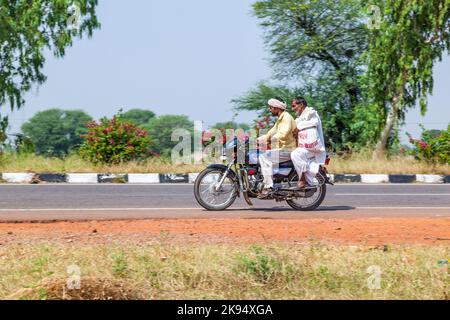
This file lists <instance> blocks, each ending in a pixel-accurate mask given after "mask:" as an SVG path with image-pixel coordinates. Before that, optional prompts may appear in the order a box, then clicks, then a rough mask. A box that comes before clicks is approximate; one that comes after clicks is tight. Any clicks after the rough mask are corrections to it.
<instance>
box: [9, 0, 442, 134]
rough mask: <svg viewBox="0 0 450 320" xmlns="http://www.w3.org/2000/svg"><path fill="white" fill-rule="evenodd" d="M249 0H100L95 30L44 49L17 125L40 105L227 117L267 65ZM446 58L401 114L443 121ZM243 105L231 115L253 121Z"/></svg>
mask: <svg viewBox="0 0 450 320" xmlns="http://www.w3.org/2000/svg"><path fill="white" fill-rule="evenodd" d="M252 2H254V1H252V0H192V1H185V0H184V1H183V0H172V1H160V0H150V1H149V0H128V1H124V0H100V1H99V7H98V17H99V19H100V22H101V24H102V28H101V29H100V30H97V31H95V33H94V36H93V38H92V39H84V40H82V41H77V42H76V43H75V45H74V47H73V48H70V49H69V50H68V51H67V55H66V56H65V57H64V59H55V58H53V57H52V56H51V55H48V59H47V62H46V65H45V69H44V73H45V74H46V75H47V76H48V80H47V82H46V83H45V84H44V85H42V86H41V87H40V88H38V89H37V90H34V91H33V92H32V93H30V94H27V95H26V104H25V106H24V107H23V109H21V110H19V111H16V112H14V113H13V114H12V115H11V117H10V118H11V130H10V132H12V133H14V132H17V131H18V130H20V126H21V125H22V124H23V123H24V122H25V121H26V120H27V119H29V118H30V117H31V116H33V114H35V113H36V112H37V111H40V110H45V109H48V108H52V107H58V108H62V109H77V108H80V109H84V110H85V111H87V112H88V113H89V114H90V115H91V116H93V117H94V118H99V117H101V116H105V115H106V116H111V115H113V114H114V113H116V112H117V110H118V109H119V108H123V109H124V110H128V109H130V108H134V107H137V108H143V109H150V110H152V111H154V112H155V113H157V114H186V115H188V116H189V117H190V118H191V119H192V120H203V121H204V122H205V123H206V124H213V123H216V122H219V121H226V120H231V118H232V116H233V112H232V111H231V108H232V106H231V104H230V100H231V99H232V98H235V97H237V96H239V95H241V94H242V93H244V92H246V91H247V90H248V89H250V88H251V87H252V86H254V85H255V84H256V83H257V82H258V81H260V80H270V79H271V77H272V72H271V69H270V67H269V64H268V58H269V56H268V53H267V50H265V48H264V45H263V41H262V30H261V28H260V27H259V26H258V24H257V20H256V19H255V18H254V17H253V16H252V15H251V7H250V4H251V3H252ZM449 71H450V58H448V57H447V58H446V59H444V61H443V62H442V63H440V64H438V65H437V66H436V69H435V90H434V96H432V97H431V99H430V108H429V112H428V113H427V115H426V117H424V118H423V117H421V116H420V112H419V111H418V110H415V111H411V112H410V113H409V114H408V117H407V125H406V130H407V131H409V132H411V133H414V134H417V133H418V132H419V130H418V123H424V124H425V126H426V127H427V128H445V127H446V125H447V123H448V122H449V121H450V111H449V101H450V90H449V89H450V85H449V82H450V72H449ZM255 116H256V115H255V114H253V113H250V112H246V113H243V114H241V115H240V116H239V117H238V118H237V120H238V121H240V122H248V123H250V122H252V120H254V118H255Z"/></svg>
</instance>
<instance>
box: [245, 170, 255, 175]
mask: <svg viewBox="0 0 450 320" xmlns="http://www.w3.org/2000/svg"><path fill="white" fill-rule="evenodd" d="M247 173H248V174H249V175H251V176H252V175H254V174H255V170H253V169H250V170H248V172H247Z"/></svg>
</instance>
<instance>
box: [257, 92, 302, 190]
mask: <svg viewBox="0 0 450 320" xmlns="http://www.w3.org/2000/svg"><path fill="white" fill-rule="evenodd" d="M268 104H269V111H270V113H272V115H274V116H276V117H278V119H277V121H276V123H275V125H274V126H273V128H272V129H270V130H269V132H267V134H265V135H263V136H261V137H259V138H258V142H259V143H263V144H266V143H267V142H268V141H270V142H271V147H272V148H271V150H269V151H267V152H266V153H264V154H262V155H261V156H260V157H259V162H260V164H261V171H262V174H263V176H264V189H263V191H262V193H261V195H260V198H265V197H267V196H268V194H269V193H270V189H271V188H273V179H272V175H273V169H274V165H277V166H278V164H279V163H282V162H285V161H289V160H290V159H291V157H290V155H291V152H292V150H294V149H295V148H296V146H297V143H296V140H295V136H294V130H295V129H296V128H297V126H296V123H295V120H294V118H293V117H292V116H291V115H290V114H289V113H288V112H287V111H286V104H285V103H284V102H282V101H280V99H270V100H269V101H268Z"/></svg>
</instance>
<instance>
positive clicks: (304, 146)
mask: <svg viewBox="0 0 450 320" xmlns="http://www.w3.org/2000/svg"><path fill="white" fill-rule="evenodd" d="M292 109H293V110H294V111H295V112H296V113H297V116H298V118H297V119H295V122H296V125H297V130H296V131H297V132H298V148H297V149H295V150H294V151H293V152H292V153H291V159H292V162H293V163H294V166H295V169H296V171H297V174H298V176H299V177H300V178H299V181H298V187H299V188H305V187H307V186H312V185H314V184H315V183H316V181H315V177H316V175H317V173H318V172H319V168H320V165H323V164H324V163H325V160H326V156H327V154H326V150H325V140H324V137H323V130H322V122H321V120H320V117H319V114H318V113H317V111H316V110H314V109H313V108H311V107H308V103H307V102H306V100H305V99H304V98H302V97H297V98H296V99H295V100H293V101H292Z"/></svg>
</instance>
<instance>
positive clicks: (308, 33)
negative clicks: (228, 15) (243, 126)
mask: <svg viewBox="0 0 450 320" xmlns="http://www.w3.org/2000/svg"><path fill="white" fill-rule="evenodd" d="M253 8H254V13H255V15H256V17H257V18H258V19H259V20H260V25H261V26H262V27H263V28H264V31H265V42H266V44H267V45H268V46H269V48H270V50H271V53H272V57H273V58H272V67H273V69H274V71H275V73H276V76H277V78H278V79H280V80H289V81H295V85H294V86H285V85H277V86H271V85H268V84H264V83H260V84H259V85H258V86H257V87H256V88H254V89H252V90H250V91H249V92H248V93H247V94H245V95H244V96H242V97H239V98H237V99H234V100H232V102H233V103H234V105H235V109H236V111H240V110H256V111H258V113H259V114H260V116H261V117H265V116H267V115H268V112H267V100H268V99H270V98H273V97H281V98H283V100H285V101H286V102H288V104H289V103H290V101H291V100H292V99H293V98H295V97H296V96H303V97H305V98H306V99H307V100H308V102H309V104H310V105H311V106H312V107H314V108H315V109H317V110H318V112H319V114H320V115H321V117H322V122H323V127H324V135H325V137H326V139H327V141H326V143H327V146H328V147H329V148H330V149H333V150H336V149H341V150H342V149H344V150H348V149H353V148H361V147H365V146H367V145H368V144H370V142H371V141H370V139H372V138H373V137H374V136H375V137H376V136H377V135H378V134H379V128H380V124H379V123H378V121H379V119H378V118H376V117H366V115H368V114H369V112H370V111H368V110H367V109H366V108H365V107H363V106H362V105H363V102H364V100H363V98H364V94H363V88H364V85H365V83H364V81H363V80H364V78H363V74H364V69H365V65H364V61H363V59H361V57H362V54H363V53H364V51H365V50H366V48H367V47H368V44H369V32H368V30H367V28H366V26H365V23H364V17H365V10H364V9H365V8H364V3H363V2H362V1H359V0H346V1H333V0H313V1H306V0H282V1H278V0H277V1H276V0H261V1H257V2H256V3H255V4H254V5H253ZM361 119H371V122H370V123H369V125H362V124H361ZM354 123H355V125H354ZM362 132H363V133H364V134H361V133H362Z"/></svg>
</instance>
